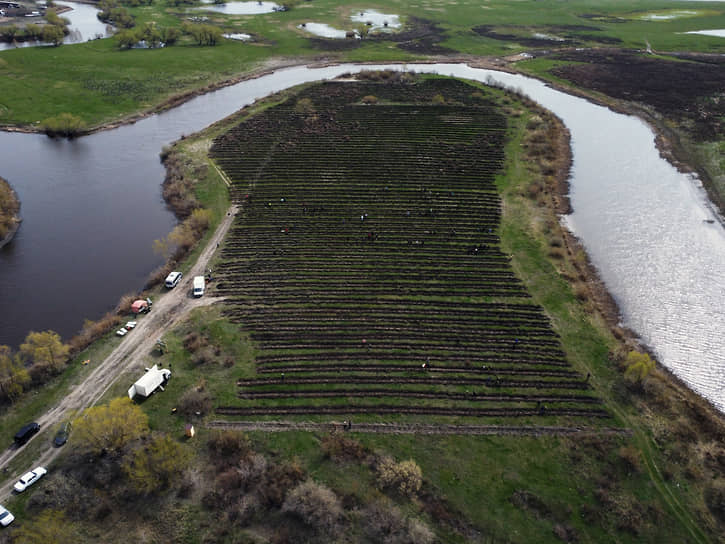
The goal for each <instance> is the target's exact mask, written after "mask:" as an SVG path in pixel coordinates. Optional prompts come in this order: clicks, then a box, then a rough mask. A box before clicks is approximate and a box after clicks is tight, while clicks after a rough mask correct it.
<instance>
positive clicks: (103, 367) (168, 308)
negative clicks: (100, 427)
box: [0, 206, 237, 499]
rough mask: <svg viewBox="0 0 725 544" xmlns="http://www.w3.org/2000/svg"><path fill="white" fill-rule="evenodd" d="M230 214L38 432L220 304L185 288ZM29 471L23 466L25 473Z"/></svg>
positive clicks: (3, 493)
mask: <svg viewBox="0 0 725 544" xmlns="http://www.w3.org/2000/svg"><path fill="white" fill-rule="evenodd" d="M236 213H237V207H236V206H232V207H231V208H230V209H229V211H228V212H227V215H226V216H225V217H224V219H223V220H222V222H221V224H220V225H219V226H218V227H217V230H216V232H214V235H213V236H212V238H211V239H210V240H209V243H208V244H207V246H206V247H205V248H204V250H203V251H202V253H201V255H199V258H198V260H197V261H196V264H194V266H193V267H192V269H191V270H190V271H189V273H188V275H187V276H186V277H185V278H184V280H183V281H182V282H180V283H179V285H177V286H176V288H174V289H173V290H171V291H169V292H168V293H165V294H164V295H163V296H161V297H159V300H158V301H157V302H154V306H153V310H152V311H151V312H149V313H148V314H146V315H145V316H143V317H142V318H141V319H139V320H138V325H137V326H136V328H135V329H133V330H132V331H131V332H130V333H129V334H128V335H127V336H126V337H124V339H123V342H121V344H119V346H118V347H117V348H116V349H114V350H113V351H112V352H111V353H110V354H109V355H108V357H106V359H105V360H103V361H102V362H100V363H98V364H96V365H95V368H94V369H93V370H92V371H91V373H90V374H88V376H86V377H85V378H84V379H83V381H82V382H81V383H79V384H78V385H76V386H75V388H74V389H73V390H72V391H70V392H69V393H68V394H67V395H66V396H65V397H63V399H62V400H61V401H60V402H59V403H58V404H56V405H55V406H53V407H51V408H50V409H48V411H46V412H45V413H43V414H42V415H40V416H38V418H37V419H36V421H37V422H38V423H39V424H40V426H41V428H46V427H49V426H53V425H56V424H58V423H59V422H60V421H62V420H65V419H72V418H74V417H77V415H78V414H79V413H80V412H81V411H82V410H84V409H85V408H88V407H89V406H91V405H93V404H95V403H96V402H98V400H99V399H100V398H101V397H102V396H103V395H104V394H105V393H106V391H108V389H109V388H110V387H111V385H113V383H114V382H115V381H116V378H117V377H118V376H119V375H120V374H122V373H124V372H126V371H127V370H129V369H131V368H133V367H138V368H139V370H140V369H142V368H144V367H145V366H146V363H145V358H146V356H148V355H149V354H150V353H151V352H152V351H153V349H154V348H155V346H156V340H158V339H159V338H160V337H161V336H162V335H163V333H164V332H166V331H167V330H169V329H170V328H171V327H173V326H174V325H175V324H176V323H178V322H180V321H181V320H182V319H183V318H184V317H185V316H186V315H187V314H188V313H189V311H191V310H192V309H193V308H198V307H200V306H208V305H210V304H214V303H216V302H220V301H222V300H224V299H223V298H213V297H201V298H193V297H192V296H191V290H192V285H191V284H192V278H193V277H194V276H201V275H204V272H205V270H206V269H207V268H208V265H209V262H210V261H211V258H212V256H213V255H214V252H215V251H216V250H217V247H218V244H219V243H220V242H221V241H222V240H223V239H224V236H226V233H227V232H228V231H229V227H230V226H231V224H232V222H233V221H234V216H235V215H236ZM130 385H131V384H129V386H130ZM37 436H39V435H36V437H37ZM34 438H35V437H34ZM46 439H47V435H46ZM31 440H32V439H31ZM20 451H22V449H17V448H16V447H15V446H12V447H10V448H9V449H8V450H6V451H4V452H3V453H2V454H1V455H0V466H3V467H5V466H7V464H8V463H9V462H10V461H11V460H12V459H13V458H14V457H15V456H16V455H17V454H18V453H20ZM59 453H60V450H59V449H57V448H53V446H52V445H51V444H50V442H48V444H47V447H46V448H45V449H44V450H43V451H42V453H41V454H40V456H39V457H38V458H37V459H35V461H34V462H33V463H32V467H36V466H39V465H43V466H47V465H48V464H49V463H50V462H51V461H52V460H53V459H55V457H56V456H57V455H58V454H59ZM32 467H31V466H29V467H28V470H30V469H31V468H32ZM5 476H6V477H7V476H10V477H11V479H10V480H7V478H3V479H2V485H0V499H5V498H6V497H7V496H8V495H9V494H10V492H11V490H12V485H13V484H14V482H15V479H16V477H19V476H20V474H17V475H9V474H6V475H5Z"/></svg>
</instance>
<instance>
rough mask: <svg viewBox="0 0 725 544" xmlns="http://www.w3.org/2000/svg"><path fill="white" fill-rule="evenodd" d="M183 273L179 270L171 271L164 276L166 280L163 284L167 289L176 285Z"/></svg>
mask: <svg viewBox="0 0 725 544" xmlns="http://www.w3.org/2000/svg"><path fill="white" fill-rule="evenodd" d="M182 276H183V274H182V273H181V272H172V273H171V274H169V275H168V276H166V281H165V282H164V285H166V288H167V289H172V288H174V287H176V286H177V285H178V283H179V282H180V281H181V277H182Z"/></svg>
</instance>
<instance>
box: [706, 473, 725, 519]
mask: <svg viewBox="0 0 725 544" xmlns="http://www.w3.org/2000/svg"><path fill="white" fill-rule="evenodd" d="M704 496H705V504H707V508H708V509H709V510H710V512H711V513H712V515H713V516H715V518H717V520H718V521H719V522H720V523H725V480H723V479H722V478H720V479H718V480H716V481H715V482H714V483H713V484H712V485H709V486H707V487H706V488H705V492H704Z"/></svg>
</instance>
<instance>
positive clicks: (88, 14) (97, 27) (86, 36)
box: [0, 2, 114, 51]
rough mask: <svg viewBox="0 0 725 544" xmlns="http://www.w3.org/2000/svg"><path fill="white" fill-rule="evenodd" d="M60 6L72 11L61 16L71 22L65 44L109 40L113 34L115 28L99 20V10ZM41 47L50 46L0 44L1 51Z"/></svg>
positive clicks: (62, 4)
mask: <svg viewBox="0 0 725 544" xmlns="http://www.w3.org/2000/svg"><path fill="white" fill-rule="evenodd" d="M58 6H68V7H70V8H73V9H71V10H70V11H65V12H63V13H61V14H60V16H61V17H64V18H66V19H68V20H69V21H70V24H69V25H68V30H70V33H69V34H68V35H67V36H66V37H65V38H64V39H63V43H64V44H72V43H80V42H85V41H88V40H94V39H96V38H107V37H108V36H110V35H111V34H113V31H114V29H113V27H112V26H110V25H107V24H106V23H102V22H101V21H99V20H98V17H97V15H98V9H97V8H96V7H94V6H89V5H88V4H78V3H77V2H62V3H61V2H59V3H58ZM39 45H43V46H48V45H49V44H47V43H44V42H38V41H27V42H17V43H15V44H12V43H0V51H2V50H4V49H15V48H16V47H37V46H39Z"/></svg>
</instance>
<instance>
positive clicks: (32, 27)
mask: <svg viewBox="0 0 725 544" xmlns="http://www.w3.org/2000/svg"><path fill="white" fill-rule="evenodd" d="M25 35H26V36H27V37H28V38H32V39H33V40H39V39H40V38H42V37H43V29H42V27H40V25H36V24H33V23H30V24H27V25H25Z"/></svg>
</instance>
